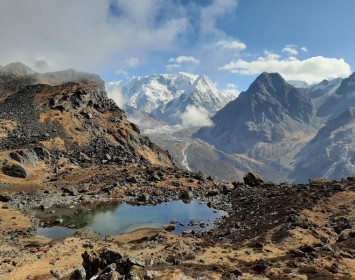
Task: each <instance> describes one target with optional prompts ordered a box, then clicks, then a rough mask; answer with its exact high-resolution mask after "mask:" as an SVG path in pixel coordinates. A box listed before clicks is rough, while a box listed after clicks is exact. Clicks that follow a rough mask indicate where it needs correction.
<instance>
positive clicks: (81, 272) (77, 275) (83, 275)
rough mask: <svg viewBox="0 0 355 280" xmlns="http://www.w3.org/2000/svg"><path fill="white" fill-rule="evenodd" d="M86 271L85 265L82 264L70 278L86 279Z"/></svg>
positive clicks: (76, 279)
mask: <svg viewBox="0 0 355 280" xmlns="http://www.w3.org/2000/svg"><path fill="white" fill-rule="evenodd" d="M85 279H86V272H85V269H84V267H83V266H80V267H79V268H77V269H76V270H74V272H73V273H72V274H71V275H70V278H69V280H85Z"/></svg>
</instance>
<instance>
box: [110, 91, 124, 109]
mask: <svg viewBox="0 0 355 280" xmlns="http://www.w3.org/2000/svg"><path fill="white" fill-rule="evenodd" d="M111 88H112V89H111V90H108V91H107V96H108V97H109V98H111V99H113V101H115V103H116V104H117V106H118V107H120V108H121V109H124V107H125V104H126V100H125V97H124V95H123V93H122V91H121V90H120V89H119V88H117V87H111Z"/></svg>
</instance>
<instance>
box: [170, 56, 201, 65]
mask: <svg viewBox="0 0 355 280" xmlns="http://www.w3.org/2000/svg"><path fill="white" fill-rule="evenodd" d="M169 62H170V63H174V62H175V63H178V64H183V63H192V64H198V63H200V61H199V60H198V59H197V58H195V57H193V56H178V57H176V58H174V57H172V58H170V59H169Z"/></svg>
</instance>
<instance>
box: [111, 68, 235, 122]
mask: <svg viewBox="0 0 355 280" xmlns="http://www.w3.org/2000/svg"><path fill="white" fill-rule="evenodd" d="M107 91H108V92H111V94H109V95H110V96H111V98H113V99H115V98H114V94H119V93H120V94H122V95H123V97H124V99H125V100H126V104H127V105H129V106H131V107H133V108H136V109H139V110H142V111H144V112H146V113H149V114H152V115H153V116H154V117H156V118H157V119H158V120H161V121H165V122H167V123H170V124H177V123H181V121H182V119H181V114H183V113H184V112H185V111H186V110H187V108H188V106H190V107H191V106H193V107H195V108H199V109H201V110H206V111H207V112H208V113H209V114H208V116H207V117H210V116H212V115H213V114H214V113H216V112H217V111H218V110H219V109H221V108H222V107H223V106H225V105H226V104H227V103H228V102H229V101H231V100H233V99H235V98H236V95H235V94H232V93H230V92H221V91H219V90H218V89H217V88H216V86H215V85H214V84H213V83H212V82H211V81H210V79H209V78H208V77H207V76H205V75H202V76H196V75H193V74H189V73H184V72H179V73H177V74H160V75H151V76H146V77H133V78H129V79H127V80H124V81H121V82H114V83H108V84H107Z"/></svg>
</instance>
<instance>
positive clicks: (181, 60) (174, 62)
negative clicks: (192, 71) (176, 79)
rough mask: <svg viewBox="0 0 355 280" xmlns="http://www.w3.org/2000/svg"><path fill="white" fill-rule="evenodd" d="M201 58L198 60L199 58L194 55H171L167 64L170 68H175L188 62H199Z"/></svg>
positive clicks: (194, 63)
mask: <svg viewBox="0 0 355 280" xmlns="http://www.w3.org/2000/svg"><path fill="white" fill-rule="evenodd" d="M199 63H200V60H198V59H197V58H195V57H193V56H184V55H183V56H178V57H171V58H170V59H169V64H168V65H166V68H167V69H168V70H170V71H171V70H174V69H176V68H180V67H181V66H182V65H188V64H190V65H191V64H193V65H196V64H199Z"/></svg>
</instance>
